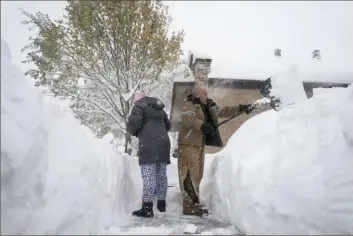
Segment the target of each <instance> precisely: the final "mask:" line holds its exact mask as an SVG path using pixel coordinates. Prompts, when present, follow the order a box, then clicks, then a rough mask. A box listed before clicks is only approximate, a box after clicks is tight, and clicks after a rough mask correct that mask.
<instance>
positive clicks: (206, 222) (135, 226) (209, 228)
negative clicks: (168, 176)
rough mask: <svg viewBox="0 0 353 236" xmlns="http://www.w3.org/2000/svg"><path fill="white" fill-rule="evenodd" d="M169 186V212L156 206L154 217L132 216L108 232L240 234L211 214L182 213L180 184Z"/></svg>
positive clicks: (234, 228)
mask: <svg viewBox="0 0 353 236" xmlns="http://www.w3.org/2000/svg"><path fill="white" fill-rule="evenodd" d="M173 185H175V186H176V187H171V188H169V192H168V195H169V196H168V204H169V205H168V208H167V212H165V213H160V212H159V211H158V210H157V209H156V207H155V206H154V208H155V209H154V214H155V216H154V218H153V219H146V218H142V219H141V218H136V217H131V222H130V223H129V224H126V225H120V226H116V227H112V228H110V229H109V231H108V232H107V233H108V234H118V235H119V234H121V235H122V234H125V235H126V234H159V235H162V234H164V235H166V234H167V235H168V234H173V235H176V234H203V235H238V234H239V231H238V230H237V229H236V227H234V226H232V225H231V224H228V223H224V222H220V221H219V220H218V219H215V218H214V217H212V214H210V215H209V216H204V217H198V216H185V215H183V214H182V206H181V204H180V203H178V202H180V199H181V195H180V192H179V191H178V190H179V189H178V188H179V186H178V185H177V184H173Z"/></svg>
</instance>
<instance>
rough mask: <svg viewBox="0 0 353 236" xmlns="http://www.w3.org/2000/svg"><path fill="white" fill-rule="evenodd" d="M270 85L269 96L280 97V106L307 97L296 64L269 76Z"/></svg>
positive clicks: (304, 99) (282, 106) (303, 99)
mask: <svg viewBox="0 0 353 236" xmlns="http://www.w3.org/2000/svg"><path fill="white" fill-rule="evenodd" d="M271 85H272V89H271V96H274V97H276V98H280V100H281V104H280V108H284V107H286V106H288V105H289V104H294V103H298V102H301V101H306V100H307V99H308V97H307V96H306V93H305V90H304V86H303V83H302V81H301V79H300V77H299V68H298V66H297V65H290V66H288V67H285V68H284V69H282V70H279V72H278V73H277V74H276V75H274V76H273V77H271Z"/></svg>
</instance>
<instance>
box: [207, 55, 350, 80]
mask: <svg viewBox="0 0 353 236" xmlns="http://www.w3.org/2000/svg"><path fill="white" fill-rule="evenodd" d="M290 64H294V65H296V66H298V69H299V75H300V78H302V80H303V82H324V83H327V82H330V83H352V82H353V59H352V60H351V61H350V60H345V61H344V60H338V61H335V60H329V59H322V60H314V59H311V58H310V57H308V58H306V59H303V60H301V61H296V62H295V63H292V62H290V61H286V60H284V59H283V58H282V59H279V58H275V57H274V56H272V57H269V58H262V59H255V60H252V61H249V60H246V61H244V63H243V62H242V61H238V62H234V61H221V60H218V59H217V60H213V62H212V64H211V73H210V74H209V78H223V79H248V80H265V79H267V78H269V77H271V76H273V75H276V74H278V73H279V72H280V71H282V70H283V68H286V67H287V66H288V65H290Z"/></svg>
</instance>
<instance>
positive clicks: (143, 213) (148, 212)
mask: <svg viewBox="0 0 353 236" xmlns="http://www.w3.org/2000/svg"><path fill="white" fill-rule="evenodd" d="M132 215H133V216H138V217H147V218H152V217H153V216H154V214H153V202H143V203H142V208H141V209H140V210H138V211H134V212H132Z"/></svg>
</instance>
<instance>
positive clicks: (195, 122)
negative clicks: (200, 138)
mask: <svg viewBox="0 0 353 236" xmlns="http://www.w3.org/2000/svg"><path fill="white" fill-rule="evenodd" d="M180 117H181V125H182V126H184V127H186V128H193V129H197V130H200V129H201V126H202V124H203V121H202V120H200V119H198V118H196V107H195V106H194V105H193V104H189V103H187V104H185V105H184V106H183V112H182V113H181V114H180Z"/></svg>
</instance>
